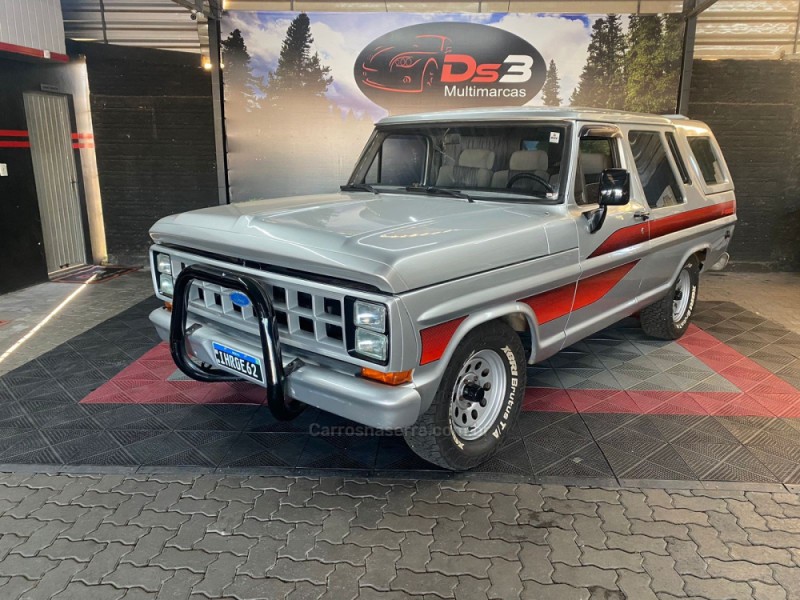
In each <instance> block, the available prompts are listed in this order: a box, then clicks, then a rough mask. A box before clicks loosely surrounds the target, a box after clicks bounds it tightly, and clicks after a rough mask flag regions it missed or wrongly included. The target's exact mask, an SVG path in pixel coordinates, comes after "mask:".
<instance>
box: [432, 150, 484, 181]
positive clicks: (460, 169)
mask: <svg viewBox="0 0 800 600" xmlns="http://www.w3.org/2000/svg"><path fill="white" fill-rule="evenodd" d="M493 167H494V152H492V151H491V150H482V149H480V148H468V149H466V150H462V152H461V154H459V155H458V161H457V163H456V164H455V165H442V166H441V167H440V168H439V175H438V176H437V177H436V185H437V187H454V188H485V187H489V184H490V183H491V182H492V168H493Z"/></svg>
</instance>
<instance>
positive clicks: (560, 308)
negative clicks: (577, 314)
mask: <svg viewBox="0 0 800 600" xmlns="http://www.w3.org/2000/svg"><path fill="white" fill-rule="evenodd" d="M638 262H639V261H638V260H635V261H633V262H629V263H626V264H624V265H620V266H619V267H615V268H613V269H610V270H608V271H603V272H602V273H598V274H597V275H592V276H591V277H587V278H586V279H581V280H579V281H578V282H577V285H576V284H575V283H569V284H567V285H563V286H561V287H557V288H554V289H552V290H548V291H546V292H542V293H541V294H536V295H535V296H531V297H530V298H523V299H522V300H521V302H524V303H525V304H527V305H528V306H530V307H531V308H532V309H533V313H534V314H535V315H536V320H537V321H539V325H544V324H545V323H549V322H550V321H554V320H555V319H560V318H561V317H565V316H567V315H568V314H569V313H570V312H571V311H573V310H579V309H581V308H584V307H586V306H589V305H590V304H593V303H594V302H597V301H598V300H600V298H602V297H603V296H605V295H606V294H607V293H608V292H610V291H611V290H612V289H613V288H614V286H615V285H617V284H618V283H619V282H620V281H622V278H623V277H625V275H627V274H628V273H629V272H630V270H631V269H633V267H635V266H636V263H638Z"/></svg>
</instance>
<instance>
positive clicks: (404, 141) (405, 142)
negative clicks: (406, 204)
mask: <svg viewBox="0 0 800 600" xmlns="http://www.w3.org/2000/svg"><path fill="white" fill-rule="evenodd" d="M426 154H427V143H426V141H425V138H424V137H422V136H419V135H390V136H388V137H387V138H386V139H385V140H383V145H382V146H381V149H380V150H379V151H378V153H377V154H376V155H375V159H374V160H373V161H372V165H370V168H369V171H367V175H366V177H365V178H364V182H365V183H371V184H378V183H380V184H384V185H412V184H415V183H421V182H422V181H423V179H424V178H425V156H426Z"/></svg>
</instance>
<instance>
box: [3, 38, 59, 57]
mask: <svg viewBox="0 0 800 600" xmlns="http://www.w3.org/2000/svg"><path fill="white" fill-rule="evenodd" d="M0 52H13V53H14V54H22V55H23V56H33V57H35V58H45V55H44V50H39V49H37V48H28V47H27V46H18V45H17V44H7V43H5V42H0ZM50 60H55V61H58V62H68V61H69V57H68V56H67V55H66V54H60V53H58V52H50Z"/></svg>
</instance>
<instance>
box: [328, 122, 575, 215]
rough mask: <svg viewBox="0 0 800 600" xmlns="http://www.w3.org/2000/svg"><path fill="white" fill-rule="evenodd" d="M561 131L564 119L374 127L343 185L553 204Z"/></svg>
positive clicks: (561, 162) (562, 156)
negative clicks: (350, 175)
mask: <svg viewBox="0 0 800 600" xmlns="http://www.w3.org/2000/svg"><path fill="white" fill-rule="evenodd" d="M567 131H568V129H567V125H566V124H565V123H536V124H526V125H518V124H515V125H491V124H478V125H476V124H470V125H449V124H434V125H429V124H417V125H413V126H403V127H392V128H386V129H381V128H379V129H377V130H376V132H375V134H374V135H373V137H372V139H371V140H370V142H369V143H368V145H367V148H366V150H365V151H364V154H363V155H362V157H361V159H360V161H359V163H358V164H357V165H356V168H355V170H354V171H353V176H352V178H351V179H350V182H349V183H348V185H347V186H343V189H347V190H350V191H372V192H373V193H380V192H392V191H397V192H404V193H405V192H412V193H413V192H419V193H426V194H431V195H441V196H448V197H459V198H465V199H468V200H470V201H473V200H500V201H515V200H516V201H519V200H528V201H536V202H547V203H554V202H557V201H558V200H559V188H560V186H561V181H562V174H563V172H564V171H566V165H567V163H566V146H567ZM454 192H459V193H458V194H456V193H454Z"/></svg>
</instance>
